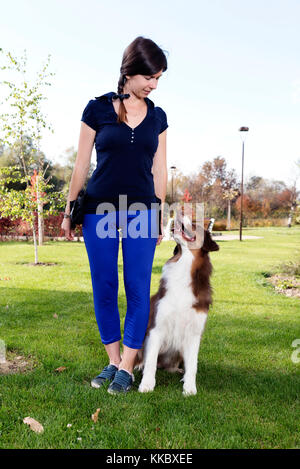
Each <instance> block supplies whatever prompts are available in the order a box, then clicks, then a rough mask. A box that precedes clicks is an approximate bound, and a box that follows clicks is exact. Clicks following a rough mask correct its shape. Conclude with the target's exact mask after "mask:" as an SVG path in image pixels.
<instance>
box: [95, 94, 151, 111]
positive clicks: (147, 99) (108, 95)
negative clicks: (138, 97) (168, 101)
mask: <svg viewBox="0 0 300 469" xmlns="http://www.w3.org/2000/svg"><path fill="white" fill-rule="evenodd" d="M114 94H116V93H115V92H114V91H109V92H108V93H105V94H102V95H101V96H95V98H96V99H100V100H102V101H105V100H106V101H109V102H112V96H113V95H114ZM144 99H145V100H146V102H147V103H148V105H149V106H150V108H152V109H153V108H154V106H155V105H154V102H153V101H152V100H151V99H149V98H148V97H147V96H146V97H145V98H144Z"/></svg>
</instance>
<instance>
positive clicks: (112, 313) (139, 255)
mask: <svg viewBox="0 0 300 469" xmlns="http://www.w3.org/2000/svg"><path fill="white" fill-rule="evenodd" d="M132 213H134V215H132ZM103 217H106V219H105V221H106V223H104V219H103ZM101 219H103V220H102V222H101ZM138 221H140V224H139V223H138ZM138 227H143V229H142V230H141V231H140V234H141V236H139V237H136V234H137V232H139V230H138ZM119 228H121V229H122V254H123V269H124V271H123V275H124V286H125V292H126V299H127V311H126V316H125V323H124V338H123V344H124V345H127V347H131V348H134V349H140V348H141V347H142V344H143V341H144V337H145V334H146V329H147V324H148V319H149V311H150V283H151V273H152V264H153V259H154V252H155V248H156V242H157V238H158V233H159V231H158V216H157V210H156V209H147V210H140V211H139V213H137V212H131V211H126V210H120V211H114V212H111V213H108V214H107V213H106V214H85V215H84V220H83V224H82V233H83V237H84V242H85V246H86V250H87V254H88V258H89V264H90V270H91V279H92V287H93V297H94V308H95V314H96V320H97V324H98V328H99V332H100V336H101V340H102V343H103V344H110V343H113V342H117V341H119V340H121V330H120V315H119V310H118V253H119V231H118V229H119ZM104 232H106V233H109V236H106V237H104V236H103V233H104ZM123 233H124V236H123ZM126 233H127V236H126Z"/></svg>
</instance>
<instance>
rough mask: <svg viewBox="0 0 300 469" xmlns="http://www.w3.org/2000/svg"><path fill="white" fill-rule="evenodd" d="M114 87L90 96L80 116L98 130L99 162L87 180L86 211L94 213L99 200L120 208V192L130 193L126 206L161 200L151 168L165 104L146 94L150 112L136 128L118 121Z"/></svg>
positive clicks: (96, 146) (165, 120)
mask: <svg viewBox="0 0 300 469" xmlns="http://www.w3.org/2000/svg"><path fill="white" fill-rule="evenodd" d="M114 94H115V93H114V92H113V91H111V92H109V93H106V94H103V95H102V96H99V97H97V98H95V99H91V100H90V101H89V102H88V104H87V105H86V107H85V109H84V111H83V114H82V118H81V120H82V121H83V122H85V123H86V124H87V125H88V126H89V127H91V128H92V129H93V130H95V131H96V135H95V141H94V144H95V148H96V154H97V166H96V169H95V170H94V172H93V174H92V176H91V178H90V179H89V181H88V184H87V189H86V202H85V213H95V211H96V208H97V205H98V204H99V203H100V202H111V203H113V204H114V207H115V209H116V210H118V209H119V205H118V202H119V195H120V194H124V195H126V196H127V206H129V205H130V204H131V203H133V202H143V203H144V204H145V205H146V207H147V208H151V203H153V202H159V203H160V202H161V200H160V199H159V198H158V197H157V196H156V195H155V191H154V181H153V175H152V173H151V168H152V165H153V157H154V154H155V152H156V150H157V147H158V135H159V134H160V133H161V132H163V131H164V130H165V129H166V128H167V127H168V123H167V116H166V113H165V111H163V109H162V108H160V107H158V106H155V105H154V103H153V101H151V99H149V98H147V97H145V98H144V99H145V101H146V104H147V115H146V117H145V118H144V119H143V121H142V122H141V123H140V124H139V125H137V126H136V127H134V128H131V127H130V126H129V125H128V124H126V123H125V122H121V123H120V124H119V123H118V122H117V117H118V116H117V114H116V112H115V109H114V106H113V101H112V96H113V95H114Z"/></svg>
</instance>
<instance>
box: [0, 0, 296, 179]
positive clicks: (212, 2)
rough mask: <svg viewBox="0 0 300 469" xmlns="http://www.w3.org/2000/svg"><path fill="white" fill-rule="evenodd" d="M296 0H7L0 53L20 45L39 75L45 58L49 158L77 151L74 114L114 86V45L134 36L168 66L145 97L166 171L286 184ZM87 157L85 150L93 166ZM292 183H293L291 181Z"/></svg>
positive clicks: (290, 169)
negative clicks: (226, 171) (161, 124)
mask: <svg viewBox="0 0 300 469" xmlns="http://www.w3.org/2000/svg"><path fill="white" fill-rule="evenodd" d="M299 24H300V2H299V1H298V0H264V1H263V2H262V1H261V0H260V1H258V0H252V1H251V2H242V1H240V0H239V1H238V0H207V1H203V0H190V1H189V0H187V1H185V2H183V1H178V0H165V1H163V0H151V1H143V0H137V1H136V0H127V1H126V2H124V1H119V0H111V1H109V2H107V1H105V2H104V1H101V0H85V1H84V2H82V1H78V0H72V1H71V0H60V1H58V0H51V1H49V0H44V1H42V2H41V1H37V0H26V1H24V0H23V1H21V0H11V1H10V2H5V3H4V2H2V5H1V16H0V47H2V48H3V49H4V50H6V51H10V52H12V53H13V54H15V55H21V54H22V53H23V50H24V49H26V51H27V56H28V66H29V67H30V69H31V70H33V71H35V70H39V69H40V68H41V66H42V64H43V63H45V61H46V58H47V55H48V54H51V65H50V69H51V71H53V72H55V73H56V75H55V76H54V77H52V86H51V87H47V88H46V91H47V96H48V101H45V102H44V104H43V109H44V111H45V113H46V114H47V116H48V120H49V122H50V123H51V124H52V126H53V128H54V130H55V133H54V134H53V135H52V134H50V133H48V134H45V136H44V139H43V144H42V149H43V150H44V151H45V153H46V155H47V157H49V158H51V159H52V160H54V161H63V154H64V151H65V150H66V149H67V148H69V147H71V146H74V147H75V148H76V147H77V144H78V137H79V128H80V118H81V114H82V111H83V108H84V107H85V105H86V104H87V102H88V101H89V100H90V99H92V98H93V97H94V96H99V95H100V94H103V93H106V92H108V91H116V90H117V82H118V78H119V69H120V65H121V59H122V55H123V51H124V49H125V48H126V47H127V45H128V44H129V43H130V42H131V41H132V40H133V39H135V37H137V36H139V35H141V36H144V37H149V38H151V39H152V40H154V41H155V42H156V43H157V44H158V45H159V46H160V47H162V48H163V49H164V50H167V51H168V55H167V58H168V70H167V71H166V72H165V73H164V74H163V77H162V78H161V79H160V80H159V83H158V87H157V89H156V90H155V91H154V92H152V93H151V94H150V95H149V98H150V99H152V100H153V101H154V103H155V104H156V105H158V106H161V107H162V108H163V109H164V110H165V111H166V113H167V117H168V123H169V128H168V131H167V134H168V137H167V138H168V142H167V159H168V167H170V166H171V165H175V166H176V167H178V169H180V170H181V171H182V172H183V173H185V174H191V173H193V172H196V171H197V170H198V169H199V168H200V166H201V164H202V163H203V162H204V161H206V160H208V159H210V160H211V159H213V158H214V157H216V156H219V155H220V156H223V157H225V158H226V160H227V161H228V166H229V167H230V168H235V169H236V171H237V173H238V174H240V171H241V140H240V137H239V133H238V128H239V127H240V126H248V127H249V133H248V135H247V139H246V143H245V176H246V178H249V177H251V176H252V175H258V176H263V177H265V178H270V179H280V180H284V181H285V182H286V183H291V182H292V181H293V179H294V176H295V165H294V162H295V161H296V160H298V159H300V142H299V129H300V113H299V108H300V61H299V58H300V32H299V31H300V28H299ZM94 158H95V154H94V152H93V159H94ZM298 185H300V181H299V180H298Z"/></svg>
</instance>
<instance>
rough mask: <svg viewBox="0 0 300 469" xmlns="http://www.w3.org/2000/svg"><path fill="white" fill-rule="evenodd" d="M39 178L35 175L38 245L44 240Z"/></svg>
mask: <svg viewBox="0 0 300 469" xmlns="http://www.w3.org/2000/svg"><path fill="white" fill-rule="evenodd" d="M39 179H40V176H39V175H38V176H37V181H36V199H37V200H36V201H37V209H38V210H37V212H38V234H39V246H42V244H43V242H44V218H43V203H42V202H41V197H40V188H39V182H40V181H39Z"/></svg>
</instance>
